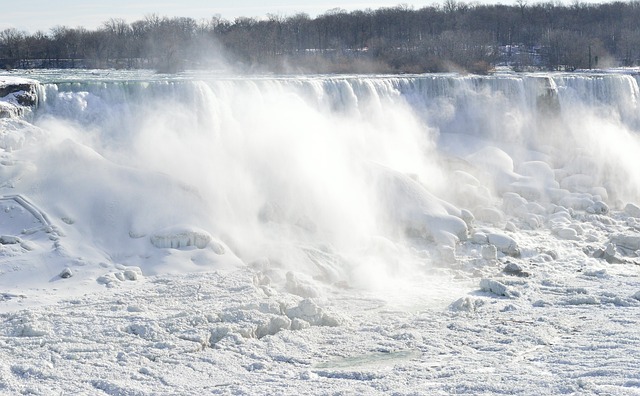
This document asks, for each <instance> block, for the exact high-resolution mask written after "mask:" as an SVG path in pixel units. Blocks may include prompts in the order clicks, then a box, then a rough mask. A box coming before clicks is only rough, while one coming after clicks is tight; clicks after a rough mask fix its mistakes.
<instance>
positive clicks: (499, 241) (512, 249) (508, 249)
mask: <svg viewBox="0 0 640 396" xmlns="http://www.w3.org/2000/svg"><path fill="white" fill-rule="evenodd" d="M487 239H488V240H489V243H491V244H492V245H495V247H496V248H497V249H498V250H500V251H501V252H502V253H504V254H506V255H508V256H513V257H518V256H520V249H519V248H518V243H517V242H516V241H515V239H513V238H511V237H510V236H507V235H505V234H498V233H492V234H488V235H487Z"/></svg>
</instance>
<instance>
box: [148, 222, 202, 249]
mask: <svg viewBox="0 0 640 396" xmlns="http://www.w3.org/2000/svg"><path fill="white" fill-rule="evenodd" d="M212 239H213V238H211V235H209V233H208V232H206V231H204V230H202V229H199V228H196V227H189V226H176V227H169V228H165V229H162V230H160V231H157V232H156V233H154V234H153V235H152V236H151V243H152V244H153V246H155V247H157V248H160V249H165V248H171V249H184V248H188V247H192V246H194V247H197V248H198V249H204V248H206V247H207V245H209V243H210V242H211V240H212Z"/></svg>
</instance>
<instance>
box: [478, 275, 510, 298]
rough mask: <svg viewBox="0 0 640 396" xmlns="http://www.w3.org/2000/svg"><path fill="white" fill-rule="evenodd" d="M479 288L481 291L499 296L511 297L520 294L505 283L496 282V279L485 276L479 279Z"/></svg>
mask: <svg viewBox="0 0 640 396" xmlns="http://www.w3.org/2000/svg"><path fill="white" fill-rule="evenodd" d="M480 289H481V290H482V291H485V292H487V293H492V294H495V295H497V296H500V297H509V298H513V297H519V296H520V293H519V292H518V291H516V290H512V289H511V288H509V287H507V285H505V284H503V283H501V282H498V281H497V280H494V279H487V278H484V279H482V280H481V281H480Z"/></svg>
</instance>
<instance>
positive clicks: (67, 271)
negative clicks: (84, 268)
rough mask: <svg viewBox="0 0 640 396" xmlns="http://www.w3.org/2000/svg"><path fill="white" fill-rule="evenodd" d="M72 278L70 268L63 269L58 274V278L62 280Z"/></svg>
mask: <svg viewBox="0 0 640 396" xmlns="http://www.w3.org/2000/svg"><path fill="white" fill-rule="evenodd" d="M72 276H73V272H72V271H71V268H68V267H67V268H65V269H63V270H62V272H61V273H60V277H61V278H62V279H69V278H71V277H72Z"/></svg>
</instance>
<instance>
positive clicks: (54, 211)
mask: <svg viewBox="0 0 640 396" xmlns="http://www.w3.org/2000/svg"><path fill="white" fill-rule="evenodd" d="M26 77H28V78H26ZM638 80H639V77H638V75H636V74H633V73H629V72H624V73H623V72H617V71H607V72H602V73H595V72H593V73H592V72H589V73H588V72H584V73H575V74H526V75H520V74H500V75H495V76H485V77H476V76H458V75H416V76H402V77H397V76H304V77H286V76H282V77H278V76H266V77H264V76H262V77H261V76H255V77H247V76H242V77H238V76H221V75H212V74H208V75H202V74H194V73H184V74H179V75H175V76H167V75H157V74H152V73H150V72H144V71H138V72H129V71H115V70H113V71H91V70H88V71H61V70H54V71H51V70H47V71H29V72H22V73H16V72H13V73H9V72H2V74H0V88H1V87H3V86H7V85H11V84H14V85H15V84H31V85H33V87H34V89H33V90H32V91H30V92H32V93H33V92H36V93H37V95H38V98H37V99H38V100H37V104H36V105H35V106H33V107H29V106H24V105H22V104H20V103H19V102H18V101H17V99H16V96H15V94H14V93H12V94H10V95H7V96H6V97H4V98H0V106H4V107H3V108H7V109H9V108H10V109H11V111H5V112H4V113H3V112H2V111H1V110H2V108H0V114H4V118H0V394H7V395H13V394H38V395H52V394H54V395H58V394H80V395H83V394H84V395H95V394H107V395H165V394H166V395H170V394H171V395H172V394H192V395H202V394H224V395H227V394H229V395H258V394H265V395H267V394H269V395H271V394H283V395H316V394H345V395H346V394H358V395H377V394H380V395H383V394H395V395H449V394H467V395H477V394H482V395H494V394H521V395H542V394H554V395H555V394H568V395H604V394H606V395H634V394H639V395H640V372H639V371H638V369H637V362H638V361H639V359H640V330H639V329H640V326H639V325H640V277H639V276H640V267H639V265H640V257H639V256H640V166H638V165H640V163H639V162H638V159H637V153H638V152H639V151H638V150H640V139H639V137H638V134H639V133H640V111H639V110H640V109H639V108H638V107H639V106H640V104H639V102H638V98H639V96H640V92H639V89H638Z"/></svg>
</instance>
